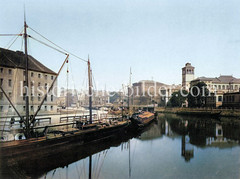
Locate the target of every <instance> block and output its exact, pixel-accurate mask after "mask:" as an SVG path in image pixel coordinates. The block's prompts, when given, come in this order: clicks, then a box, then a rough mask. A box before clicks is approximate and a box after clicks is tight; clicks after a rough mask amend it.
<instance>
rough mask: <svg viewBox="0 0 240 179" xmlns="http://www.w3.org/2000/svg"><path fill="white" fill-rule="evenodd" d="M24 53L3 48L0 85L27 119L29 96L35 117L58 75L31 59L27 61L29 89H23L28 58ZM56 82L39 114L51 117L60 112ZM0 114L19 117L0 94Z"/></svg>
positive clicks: (0, 62) (0, 54) (30, 110)
mask: <svg viewBox="0 0 240 179" xmlns="http://www.w3.org/2000/svg"><path fill="white" fill-rule="evenodd" d="M24 56H25V55H24V53H23V52H20V51H16V52H15V51H11V50H6V49H3V48H0V76H1V77H0V82H1V86H2V88H3V90H4V91H5V92H6V94H7V95H8V97H9V98H10V100H11V101H12V103H13V104H14V106H15V107H16V109H17V111H18V112H19V113H20V114H21V115H25V111H26V106H25V100H26V95H28V96H29V112H30V115H32V114H34V113H35V112H36V110H37V109H38V107H39V105H40V103H41V101H42V100H43V99H44V95H45V94H46V92H47V91H48V89H49V88H50V86H51V84H52V82H53V80H54V79H55V77H56V75H57V74H56V73H55V72H53V71H52V70H50V69H49V68H47V67H46V66H44V65H43V64H41V63H40V62H39V61H37V60H36V59H35V58H33V57H32V56H29V57H28V61H29V62H28V63H29V71H28V79H29V88H28V89H27V88H26V87H24V86H25V85H26V81H25V75H26V72H25V64H26V61H25V58H24ZM56 87H57V82H55V84H54V87H53V89H54V90H53V91H52V92H51V93H49V94H48V96H47V98H45V99H44V103H43V105H42V107H41V110H40V112H39V113H42V114H51V113H54V112H56V111H57V104H56V96H57V88H56ZM0 113H1V116H7V115H16V112H15V111H14V109H13V107H12V106H11V105H10V102H9V101H8V99H7V98H6V96H5V95H4V93H3V92H2V91H1V90H0Z"/></svg>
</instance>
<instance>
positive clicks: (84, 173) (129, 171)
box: [6, 115, 240, 179]
mask: <svg viewBox="0 0 240 179" xmlns="http://www.w3.org/2000/svg"><path fill="white" fill-rule="evenodd" d="M239 141H240V122H239V121H238V120H233V119H221V120H214V119H210V118H198V117H195V118H194V117H185V116H176V115H159V116H158V119H157V120H156V121H154V122H153V123H152V124H151V125H150V126H149V127H148V128H147V129H146V130H145V131H143V132H142V133H141V134H139V135H138V136H135V137H133V138H131V139H126V140H124V142H123V141H116V143H109V142H108V141H106V142H105V143H104V144H101V145H100V144H97V145H96V146H90V147H89V149H88V148H85V149H73V150H72V151H69V152H68V153H67V154H65V155H57V156H55V157H52V158H48V160H45V161H48V162H45V163H42V162H41V163H37V162H36V163H35V165H36V166H38V165H44V167H39V168H41V169H39V170H38V171H36V169H34V170H30V171H27V170H26V171H25V170H23V169H19V168H17V169H11V173H15V175H16V174H17V175H19V176H23V178H24V177H30V178H55V179H60V178H62V179H65V178H69V179H75V178H76V179H79V178H84V179H85V178H89V161H91V176H92V178H93V179H96V178H100V179H123V178H124V179H125V178H131V179H147V178H152V179H155V178H184V179H185V178H201V179H202V178H223V179H226V178H236V179H239V178H240V142H239ZM90 151H91V152H90ZM89 152H90V153H91V157H90V156H89ZM42 168H44V169H42ZM6 176H7V175H6ZM9 176H10V174H9Z"/></svg>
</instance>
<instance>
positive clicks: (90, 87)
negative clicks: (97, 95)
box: [88, 56, 92, 179]
mask: <svg viewBox="0 0 240 179" xmlns="http://www.w3.org/2000/svg"><path fill="white" fill-rule="evenodd" d="M88 95H89V123H90V124H92V71H91V65H90V59H89V56H88ZM88 178H89V179H91V178H92V155H90V156H89V174H88Z"/></svg>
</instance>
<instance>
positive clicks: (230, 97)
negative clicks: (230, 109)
mask: <svg viewBox="0 0 240 179" xmlns="http://www.w3.org/2000/svg"><path fill="white" fill-rule="evenodd" d="M234 101H235V96H224V98H223V102H234Z"/></svg>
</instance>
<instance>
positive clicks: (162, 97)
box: [130, 80, 181, 106]
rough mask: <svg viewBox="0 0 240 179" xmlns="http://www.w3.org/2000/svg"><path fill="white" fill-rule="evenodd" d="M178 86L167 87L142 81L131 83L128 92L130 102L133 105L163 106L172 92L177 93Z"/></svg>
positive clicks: (158, 83)
mask: <svg viewBox="0 0 240 179" xmlns="http://www.w3.org/2000/svg"><path fill="white" fill-rule="evenodd" d="M180 88H181V86H180V85H167V84H164V83H160V82H156V81H153V80H142V81H139V82H137V83H133V85H132V90H130V98H131V100H130V102H131V104H133V105H153V104H157V105H158V106H165V105H166V104H167V102H168V100H169V99H170V97H171V95H172V93H173V92H175V91H178V90H179V89H180Z"/></svg>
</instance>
